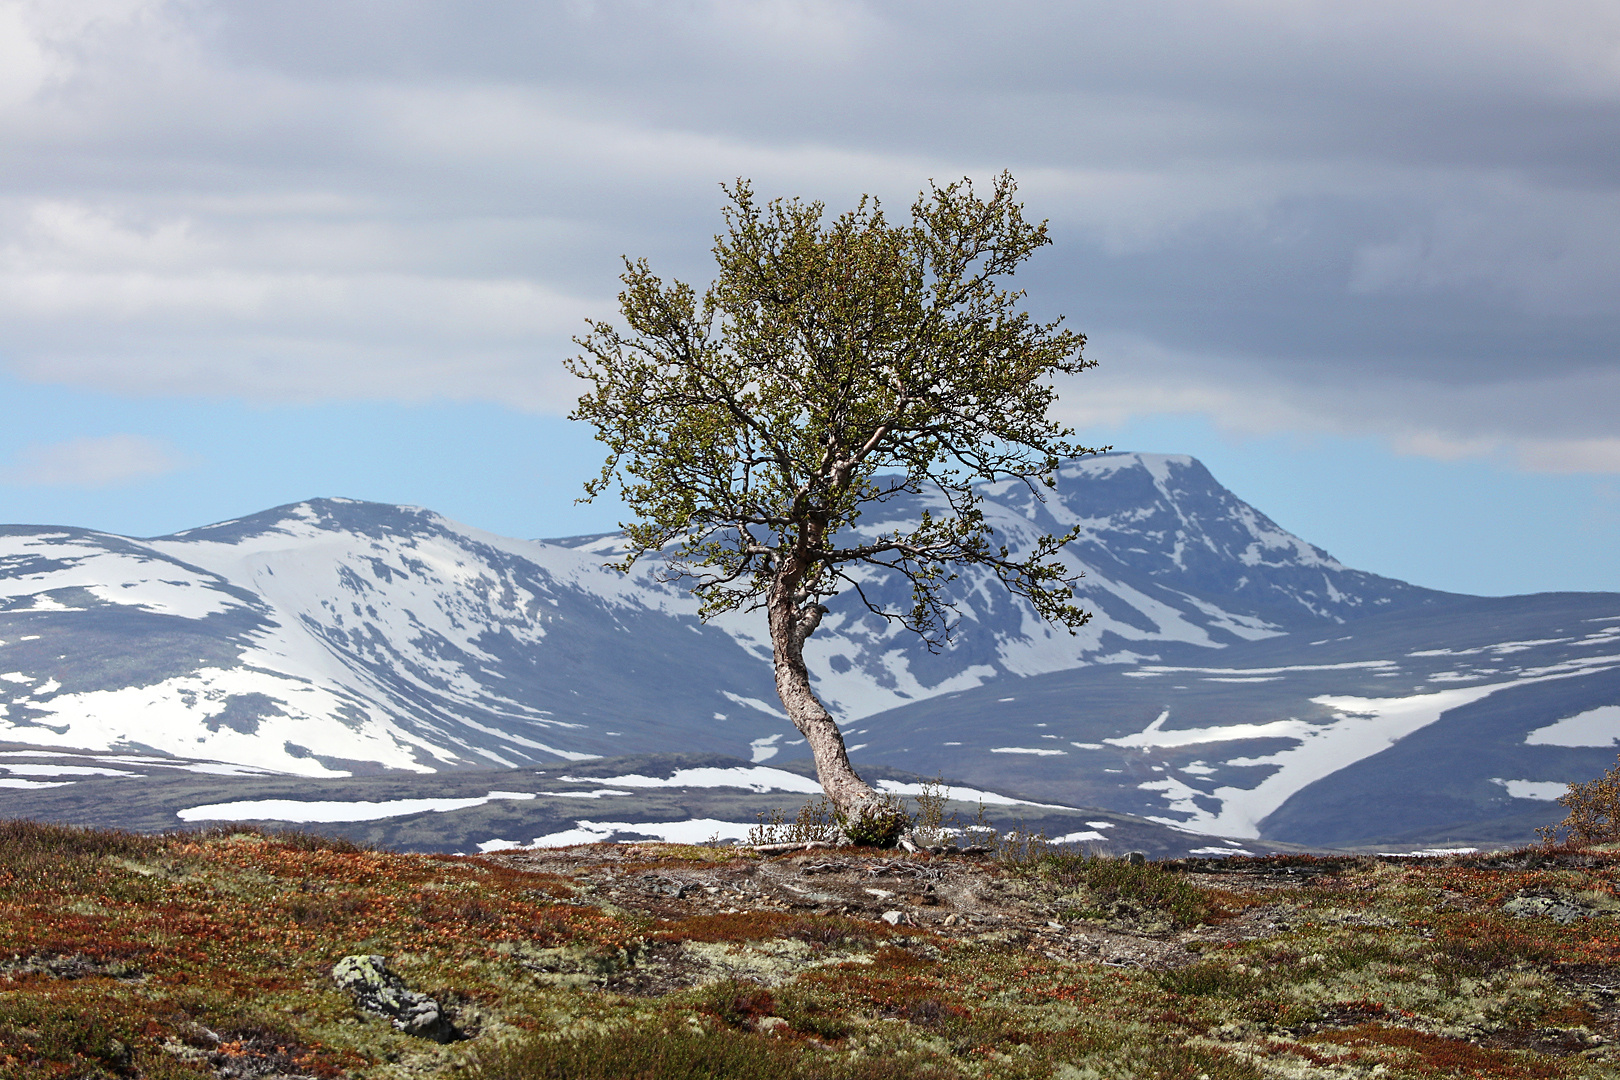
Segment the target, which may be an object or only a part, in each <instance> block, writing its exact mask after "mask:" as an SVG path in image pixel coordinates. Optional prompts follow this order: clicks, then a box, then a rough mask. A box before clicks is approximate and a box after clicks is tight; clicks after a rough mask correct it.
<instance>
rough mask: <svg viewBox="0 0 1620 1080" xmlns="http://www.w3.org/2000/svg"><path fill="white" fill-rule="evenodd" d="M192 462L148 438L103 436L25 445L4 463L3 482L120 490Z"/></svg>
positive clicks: (0, 468) (0, 481) (0, 473)
mask: <svg viewBox="0 0 1620 1080" xmlns="http://www.w3.org/2000/svg"><path fill="white" fill-rule="evenodd" d="M187 464H188V462H187V460H186V459H185V458H184V457H183V456H182V455H181V454H179V453H178V452H176V451H175V450H174V448H173V447H171V446H169V445H168V444H167V443H165V442H162V441H159V440H157V439H149V438H147V437H145V436H143V435H103V436H100V437H98V438H85V439H71V440H69V441H67V442H59V443H48V444H39V443H36V444H34V445H32V446H27V447H24V448H23V450H22V451H21V452H20V453H19V454H18V455H17V456H16V458H15V459H13V460H12V461H11V462H10V463H8V464H5V465H0V484H15V485H18V486H38V487H78V488H101V487H116V486H118V485H121V484H130V483H135V482H136V481H140V480H149V479H151V478H153V477H157V476H163V475H165V474H167V473H171V472H174V471H176V470H178V469H181V468H184V467H185V466H186V465H187Z"/></svg>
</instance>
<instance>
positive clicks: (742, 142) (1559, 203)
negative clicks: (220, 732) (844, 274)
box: [0, 0, 1620, 595]
mask: <svg viewBox="0 0 1620 1080" xmlns="http://www.w3.org/2000/svg"><path fill="white" fill-rule="evenodd" d="M1003 169H1006V170H1010V171H1011V172H1012V173H1013V175H1014V176H1015V177H1016V178H1017V180H1018V183H1019V193H1020V197H1021V198H1022V199H1023V201H1024V203H1025V206H1026V212H1027V213H1028V214H1029V215H1030V216H1032V217H1035V218H1044V219H1047V220H1048V221H1049V222H1050V230H1051V236H1052V238H1053V241H1054V242H1053V244H1052V246H1051V247H1049V248H1047V249H1045V250H1044V251H1042V252H1041V253H1039V254H1038V255H1037V256H1036V257H1035V259H1034V260H1032V262H1031V264H1030V265H1029V267H1028V268H1027V270H1026V271H1025V272H1022V273H1021V274H1020V276H1019V278H1018V283H1019V284H1020V285H1022V286H1023V287H1024V288H1026V289H1027V290H1028V294H1029V299H1028V302H1029V305H1030V307H1031V309H1032V310H1033V311H1034V312H1035V313H1037V314H1038V315H1041V316H1042V317H1050V316H1054V315H1057V314H1062V315H1064V316H1065V317H1066V319H1067V320H1068V323H1069V325H1071V326H1073V327H1075V328H1077V329H1080V330H1083V331H1084V332H1085V333H1086V334H1087V336H1088V339H1089V342H1088V345H1087V355H1088V356H1089V357H1090V358H1092V359H1094V360H1096V361H1098V367H1097V368H1096V369H1094V370H1092V371H1089V372H1086V373H1085V374H1083V375H1080V376H1077V377H1075V378H1073V379H1071V380H1068V381H1066V382H1065V383H1063V384H1062V385H1061V386H1060V387H1059V390H1060V400H1059V404H1058V410H1059V413H1060V414H1061V415H1062V416H1063V418H1064V419H1065V420H1067V421H1068V422H1070V423H1072V424H1073V425H1074V426H1075V427H1076V429H1077V430H1078V432H1079V435H1080V438H1081V439H1082V441H1085V442H1087V443H1090V444H1093V445H1101V444H1112V445H1114V446H1116V447H1118V448H1120V449H1129V450H1148V451H1157V452H1165V453H1191V454H1195V455H1197V456H1198V457H1199V458H1200V459H1201V460H1203V461H1204V462H1205V464H1207V465H1208V466H1209V467H1210V469H1211V470H1212V471H1213V472H1214V474H1215V475H1216V477H1217V478H1218V479H1219V480H1221V481H1222V482H1223V483H1225V484H1226V485H1227V486H1228V487H1230V488H1231V489H1232V490H1233V491H1235V492H1236V493H1237V494H1238V495H1239V496H1241V497H1243V498H1245V499H1247V500H1248V501H1250V502H1251V503H1253V504H1255V505H1256V506H1257V507H1259V509H1261V510H1262V511H1263V512H1265V513H1266V514H1268V515H1269V516H1271V517H1272V518H1273V519H1274V520H1276V521H1277V522H1278V523H1279V524H1281V525H1282V526H1283V527H1285V528H1287V529H1290V530H1292V531H1294V532H1296V533H1298V534H1299V535H1301V536H1304V537H1305V538H1306V539H1308V540H1310V541H1312V542H1314V543H1316V544H1318V545H1320V546H1322V547H1324V548H1326V549H1327V550H1328V551H1329V552H1331V553H1332V554H1333V555H1335V556H1336V557H1338V558H1339V559H1341V560H1342V561H1344V562H1345V563H1347V564H1349V565H1351V566H1355V567H1358V568H1360V569H1365V570H1370V571H1374V572H1377V573H1382V574H1387V575H1390V576H1394V577H1399V578H1403V579H1406V580H1409V581H1413V582H1416V583H1418V584H1422V585H1427V586H1430V587H1434V588H1443V589H1452V590H1456V591H1461V592H1471V593H1480V594H1489V595H1502V594H1509V593H1520V592H1533V591H1544V590H1562V589H1574V590H1588V589H1604V590H1620V557H1617V556H1616V552H1617V551H1620V358H1617V353H1620V5H1616V4H1614V3H1613V2H1612V0H1602V2H1587V0H1544V2H1542V3H1540V4H1536V5H1527V4H1523V3H1521V2H1515V3H1506V2H1497V0H1468V2H1466V3H1464V2H1456V3H1452V2H1448V0H1402V2H1399V3H1396V2H1386V0H1361V2H1359V3H1356V4H1345V3H1342V2H1335V3H1327V2H1321V3H1318V2H1312V0H1201V2H1183V0H1161V2H1159V3H1155V4H1119V3H1093V2H1085V0H1062V2H1056V0H1054V2H1033V0H1031V2H1009V0H1003V2H1000V3H996V4H986V3H958V2H951V0H928V2H926V3H924V2H921V0H918V2H901V0H893V2H858V0H821V2H811V0H710V2H700V0H644V2H635V0H623V2H589V0H555V2H533V0H531V2H527V3H517V2H508V0H480V2H479V3H477V4H467V3H464V2H450V0H438V2H425V0H386V2H383V0H234V2H218V0H0V402H3V403H4V412H3V415H4V417H5V423H4V424H3V425H0V522H13V523H30V524H56V525H74V526H82V527H89V528H96V529H103V530H107V531H110V532H118V533H122V534H126V535H139V536H146V535H157V534H162V533H167V532H171V531H175V530H178V529H182V528H188V527H192V526H196V525H201V524H206V523H208V522H211V521H217V520H222V519H226V518H231V517H236V516H240V515H242V514H246V513H251V512H254V511H257V510H262V509H266V508H269V507H271V506H276V505H280V504H283V503H288V502H293V501H297V500H300V499H304V498H310V497H314V496H322V495H344V496H349V497H353V498H363V499H375V500H380V501H387V502H399V503H410V504H415V505H421V506H428V507H431V508H432V509H435V510H438V511H439V512H441V513H444V514H446V515H448V516H450V517H452V518H455V519H457V520H460V521H463V522H465V523H467V524H470V525H475V526H478V527H481V528H484V529H489V530H491V531H495V532H500V533H505V534H508V535H514V536H525V537H541V536H565V535H577V534H582V533H594V532H603V531H607V530H610V529H612V528H614V527H615V525H616V523H617V521H618V520H619V517H620V516H622V511H621V508H620V507H618V506H616V505H614V504H612V503H606V504H596V505H589V506H580V505H576V503H575V498H576V496H577V495H578V494H579V485H580V483H581V482H582V481H583V480H584V479H585V478H586V477H587V476H589V475H590V474H591V473H592V472H593V471H594V470H595V468H596V467H597V466H598V465H599V463H600V453H599V451H598V449H597V447H596V446H595V444H594V443H593V442H592V440H591V436H590V432H589V430H588V429H586V430H581V428H580V425H577V424H573V423H570V422H569V421H568V420H566V414H567V413H568V411H569V409H570V407H571V405H572V403H573V401H574V399H575V398H576V397H577V396H578V393H579V388H578V387H577V386H575V385H574V384H573V381H572V379H571V377H570V376H568V375H567V374H566V372H565V371H564V370H563V368H562V365H561V361H562V359H563V358H565V357H567V356H569V355H572V354H574V353H575V352H576V351H577V349H576V348H575V347H574V346H573V345H572V344H571V341H570V339H571V337H572V336H573V335H575V334H577V333H579V332H581V331H582V329H583V325H584V320H585V319H586V318H587V317H594V318H612V317H613V316H614V315H615V314H616V301H615V295H616V293H617V291H618V288H619V281H618V278H617V275H618V273H619V270H620V265H621V264H620V259H621V257H622V256H625V255H631V256H636V257H642V256H644V257H646V258H647V259H648V260H649V261H650V262H651V263H652V265H653V268H654V269H655V270H656V271H658V272H659V273H660V274H662V275H663V276H665V277H676V278H680V279H682V280H686V281H690V282H693V283H694V284H697V285H700V286H701V285H702V284H704V283H706V282H707V281H708V280H709V277H710V276H711V273H712V269H711V267H712V257H711V255H710V251H709V249H710V246H711V244H712V243H713V236H714V234H715V233H716V232H717V231H718V230H719V228H720V215H719V209H720V206H721V205H722V202H723V201H724V197H723V195H722V193H721V191H720V184H721V183H722V182H729V181H731V180H734V179H736V178H738V177H747V178H750V179H751V180H752V181H753V183H754V185H755V189H756V191H758V192H759V194H761V195H764V196H774V195H783V196H798V197H802V198H806V199H817V200H822V201H824V202H825V203H826V204H827V205H828V207H829V209H830V210H832V211H837V210H841V209H844V208H847V207H848V206H850V205H852V204H853V203H854V201H855V200H856V199H857V198H858V197H859V196H860V195H861V194H862V193H871V194H874V195H876V196H878V197H879V198H880V199H881V200H882V201H883V203H884V205H885V206H886V207H887V208H888V209H889V211H890V213H891V214H895V213H901V214H903V211H904V208H905V207H908V206H909V205H910V203H911V201H912V199H913V198H915V196H916V194H917V193H918V191H919V190H921V189H923V188H925V187H926V186H927V185H928V183H929V182H930V181H937V182H940V183H945V182H949V181H950V180H953V179H957V178H960V177H964V176H965V177H971V178H974V179H976V180H978V181H979V182H980V183H981V185H988V182H989V181H990V180H991V179H992V178H993V177H994V176H995V175H996V174H998V173H1000V172H1001V171H1002V170H1003Z"/></svg>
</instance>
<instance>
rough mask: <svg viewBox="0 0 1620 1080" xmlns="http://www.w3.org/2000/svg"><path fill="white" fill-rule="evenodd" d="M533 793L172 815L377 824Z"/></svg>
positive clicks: (243, 805) (253, 806) (267, 804)
mask: <svg viewBox="0 0 1620 1080" xmlns="http://www.w3.org/2000/svg"><path fill="white" fill-rule="evenodd" d="M534 797H535V796H534V793H533V792H525V791H492V792H490V793H489V794H488V795H483V796H480V797H477V798H471V799H390V800H388V801H387V802H335V801H311V802H302V801H299V800H297V799H257V800H250V801H244V802H228V803H209V804H208V805H206V806H193V807H190V808H188V809H185V810H181V811H179V812H178V813H176V815H175V816H176V817H178V818H179V819H180V820H181V821H292V822H298V823H300V824H308V823H311V822H335V821H380V820H382V819H383V818H392V817H404V816H405V815H407V814H422V813H427V812H429V811H432V812H436V813H444V812H445V811H448V810H465V809H466V808H468V807H470V806H483V805H484V804H485V803H488V802H494V801H495V800H497V799H532V798H534Z"/></svg>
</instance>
